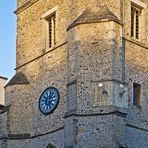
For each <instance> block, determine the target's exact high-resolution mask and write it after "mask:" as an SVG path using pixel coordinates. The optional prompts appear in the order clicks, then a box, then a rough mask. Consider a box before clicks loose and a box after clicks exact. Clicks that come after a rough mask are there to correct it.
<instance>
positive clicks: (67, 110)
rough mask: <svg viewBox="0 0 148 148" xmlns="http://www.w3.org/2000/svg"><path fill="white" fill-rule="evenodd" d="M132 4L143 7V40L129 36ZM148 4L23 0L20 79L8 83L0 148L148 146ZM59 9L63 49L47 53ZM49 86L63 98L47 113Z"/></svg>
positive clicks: (19, 35)
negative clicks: (51, 21)
mask: <svg viewBox="0 0 148 148" xmlns="http://www.w3.org/2000/svg"><path fill="white" fill-rule="evenodd" d="M131 2H132V3H134V4H135V5H136V6H138V4H140V7H141V8H142V15H141V25H142V28H141V29H142V30H141V32H142V34H140V39H139V40H135V39H134V38H132V37H131V36H130V33H131V26H130V22H131V18H130V16H131ZM147 4H148V2H147V0H132V1H131V0H124V1H119V0H79V1H77V0H18V1H17V7H18V8H17V10H16V11H15V13H16V15H17V46H16V57H17V58H16V59H17V60H16V61H17V62H16V74H15V76H14V77H13V78H12V79H11V80H10V81H9V82H8V83H7V85H6V96H5V98H6V99H5V105H6V106H9V108H8V110H7V111H6V112H5V113H3V114H0V131H1V132H0V136H1V137H0V147H2V148H3V147H4V148H48V146H49V145H54V146H55V147H57V148H119V147H126V148H140V147H142V148H147V145H148V121H147V119H148V58H147V57H148V42H147V40H148V33H147V32H148V8H147ZM52 10H55V11H56V12H55V13H56V45H55V46H54V47H53V48H46V42H47V38H46V36H47V34H48V32H46V28H45V23H46V20H45V18H44V16H45V14H47V13H49V12H51V11H52ZM49 15H50V14H49ZM133 82H136V83H140V84H141V98H140V106H134V105H133ZM100 84H101V85H100ZM50 86H53V87H56V88H57V89H58V91H59V93H60V101H59V104H58V106H57V108H56V109H55V111H54V112H53V113H52V114H49V115H43V114H42V113H41V112H40V111H39V107H38V101H39V97H40V95H41V94H42V92H43V91H44V90H45V89H46V88H47V87H50ZM100 86H101V87H100Z"/></svg>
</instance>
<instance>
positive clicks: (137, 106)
mask: <svg viewBox="0 0 148 148" xmlns="http://www.w3.org/2000/svg"><path fill="white" fill-rule="evenodd" d="M134 83H136V84H140V85H141V88H140V101H139V103H140V104H139V105H134V92H133V90H134V87H133V84H134ZM131 101H132V102H131V103H132V105H133V106H134V107H136V108H141V106H142V105H143V85H142V82H140V81H135V80H134V81H133V82H132V100H131Z"/></svg>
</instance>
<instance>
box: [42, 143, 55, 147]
mask: <svg viewBox="0 0 148 148" xmlns="http://www.w3.org/2000/svg"><path fill="white" fill-rule="evenodd" d="M45 148H57V147H56V146H54V145H53V144H51V143H49V144H48V145H47V146H46V147H45Z"/></svg>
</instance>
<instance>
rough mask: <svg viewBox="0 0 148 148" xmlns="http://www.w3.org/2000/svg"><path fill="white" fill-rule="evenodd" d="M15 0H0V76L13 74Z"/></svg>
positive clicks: (8, 76) (10, 76)
mask: <svg viewBox="0 0 148 148" xmlns="http://www.w3.org/2000/svg"><path fill="white" fill-rule="evenodd" d="M15 9H16V0H0V76H3V77H7V78H8V79H11V78H12V76H13V75H14V74H15V70H14V69H15V66H16V64H15V63H16V58H15V49H16V15H15V14H14V13H13V12H14V10H15Z"/></svg>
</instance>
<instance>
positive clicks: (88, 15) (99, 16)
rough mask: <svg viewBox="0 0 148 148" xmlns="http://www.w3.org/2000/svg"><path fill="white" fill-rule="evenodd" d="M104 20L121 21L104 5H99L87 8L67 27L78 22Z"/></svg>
mask: <svg viewBox="0 0 148 148" xmlns="http://www.w3.org/2000/svg"><path fill="white" fill-rule="evenodd" d="M103 20H106V21H115V22H117V23H120V24H122V23H121V21H120V20H119V19H118V18H117V17H116V16H115V14H114V13H113V12H111V11H110V10H109V8H108V7H107V6H106V5H103V6H100V7H94V8H93V9H92V8H87V9H86V10H85V11H84V12H83V13H82V14H81V15H80V16H79V17H78V18H77V19H76V20H74V21H73V22H72V24H70V25H69V27H68V29H67V30H69V29H70V28H72V27H74V26H76V25H78V24H87V23H96V22H101V21H103Z"/></svg>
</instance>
